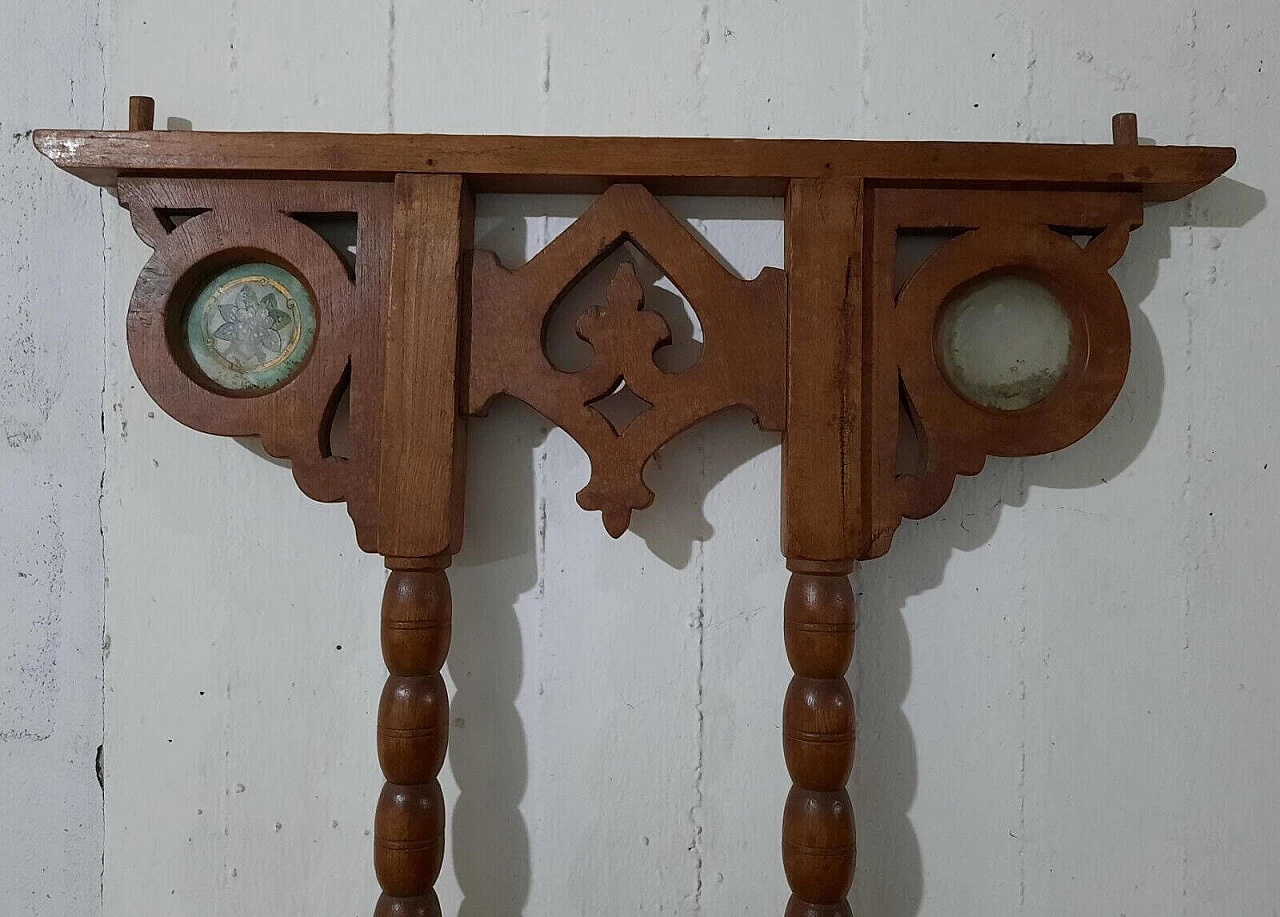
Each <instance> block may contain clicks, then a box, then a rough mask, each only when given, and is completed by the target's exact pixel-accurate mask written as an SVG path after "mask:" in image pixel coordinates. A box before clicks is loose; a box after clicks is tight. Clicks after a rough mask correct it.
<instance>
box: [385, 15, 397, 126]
mask: <svg viewBox="0 0 1280 917" xmlns="http://www.w3.org/2000/svg"><path fill="white" fill-rule="evenodd" d="M395 129H396V0H388V2H387V130H388V131H391V132H392V133H394V132H395Z"/></svg>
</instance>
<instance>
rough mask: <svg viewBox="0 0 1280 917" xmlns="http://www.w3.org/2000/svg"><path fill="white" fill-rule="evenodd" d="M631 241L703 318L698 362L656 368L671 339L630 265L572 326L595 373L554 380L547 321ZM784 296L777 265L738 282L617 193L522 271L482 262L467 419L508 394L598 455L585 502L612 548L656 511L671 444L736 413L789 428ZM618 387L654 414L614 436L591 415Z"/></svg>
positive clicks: (645, 200)
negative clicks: (653, 465) (635, 520)
mask: <svg viewBox="0 0 1280 917" xmlns="http://www.w3.org/2000/svg"><path fill="white" fill-rule="evenodd" d="M628 240H629V241H631V242H633V243H634V244H635V245H636V246H637V247H638V248H639V249H640V250H641V251H642V252H643V253H644V254H645V255H646V256H647V257H648V258H650V259H651V260H652V261H653V262H654V263H655V264H657V265H658V266H659V267H660V268H662V269H663V270H664V271H666V273H667V275H668V276H669V277H670V278H671V280H672V282H673V283H674V284H675V285H676V287H677V288H678V289H679V290H680V292H681V293H683V294H684V295H685V296H686V297H687V298H688V300H689V302H690V303H692V305H693V308H694V309H695V310H696V312H697V314H698V318H699V321H700V322H701V325H702V335H703V345H702V353H701V355H700V356H699V358H698V361H697V363H695V364H694V365H693V366H692V367H691V368H689V369H687V370H684V371H683V372H679V373H668V372H664V371H663V370H661V369H659V368H658V367H657V365H655V364H654V362H653V354H654V351H655V350H656V349H657V348H658V347H659V346H661V345H662V344H664V343H667V342H669V341H670V335H671V332H670V330H669V329H668V328H667V326H666V322H665V321H664V320H663V319H662V317H661V316H659V315H658V314H657V313H656V312H652V311H648V310H645V309H644V308H643V306H644V291H643V289H642V288H641V287H640V285H639V283H638V281H637V280H636V275H635V270H634V268H633V267H632V266H631V265H629V264H624V265H623V266H622V268H621V269H620V270H619V272H618V274H617V275H616V276H615V277H614V280H613V283H611V284H610V286H609V290H608V295H607V299H608V302H607V303H606V304H603V305H601V306H599V307H597V308H595V309H592V310H590V311H589V312H587V313H585V314H584V315H583V316H582V317H581V318H580V319H579V321H578V327H577V331H578V336H579V337H580V338H582V339H583V340H585V341H587V342H588V343H590V344H591V347H592V350H593V358H592V361H591V363H590V365H588V366H587V367H586V369H584V370H582V371H581V372H577V373H566V372H562V371H560V370H559V369H557V368H555V367H554V366H552V365H551V362H550V361H549V360H548V358H547V355H546V353H545V349H544V335H545V327H546V322H547V318H548V316H549V314H550V312H551V310H552V309H553V308H554V307H555V305H556V303H558V302H559V301H560V299H561V298H562V297H563V296H564V295H565V293H566V292H568V290H569V289H570V288H571V287H572V286H573V285H574V284H575V283H576V282H577V281H578V280H579V279H581V278H582V277H583V276H584V275H585V274H586V273H587V272H588V271H590V270H591V268H592V267H594V266H595V265H596V264H598V263H599V262H600V261H601V260H602V259H604V258H605V256H607V255H608V254H609V253H610V252H612V251H614V250H615V249H616V248H617V247H618V246H620V245H621V244H622V243H623V242H624V241H628ZM785 290H786V284H785V280H784V277H783V274H782V272H781V271H778V270H776V269H774V268H766V269H765V270H763V271H761V273H760V276H759V277H757V278H755V279H754V280H750V281H746V280H741V279H739V278H737V277H735V276H733V275H732V274H730V273H729V272H728V271H726V270H725V269H724V268H723V267H721V266H720V264H719V263H718V262H717V261H716V259H715V256H714V255H712V254H711V252H709V251H708V250H707V249H706V248H705V247H704V246H703V244H702V243H701V241H700V240H699V239H698V238H697V237H695V236H694V235H693V234H692V233H691V232H690V231H689V230H688V229H686V228H685V227H684V225H683V224H681V223H680V222H679V221H678V220H677V219H676V218H675V217H674V216H672V215H671V214H670V213H669V212H668V211H667V209H666V208H665V207H663V206H662V204H661V203H659V202H658V200H657V199H656V198H655V197H654V196H653V195H652V194H650V193H649V192H648V191H647V190H646V189H645V188H643V187H641V186H639V185H615V186H613V187H612V188H610V189H609V191H607V192H606V193H605V194H604V195H602V196H601V197H600V199H599V200H597V201H596V202H595V203H594V204H593V205H592V206H591V208H590V209H589V210H588V211H587V212H586V213H584V214H583V215H582V216H581V217H580V218H579V219H578V220H577V221H575V222H574V223H573V224H572V225H571V226H570V227H569V228H568V229H567V230H565V232H563V233H562V234H561V235H559V236H558V237H556V239H555V240H554V241H552V242H551V243H550V244H549V245H548V246H547V247H546V248H544V249H543V250H542V251H541V252H539V253H538V254H537V255H536V256H535V257H534V258H533V259H532V260H531V261H529V263H528V264H526V265H525V266H523V267H521V268H519V269H518V270H514V271H512V270H508V269H507V268H505V267H503V266H502V265H501V264H500V263H499V262H498V260H497V257H496V256H495V255H493V254H492V253H491V252H477V253H476V257H475V265H474V269H473V275H472V283H471V347H470V353H471V364H470V375H469V378H468V383H469V394H468V397H467V409H468V410H469V411H470V412H472V413H478V412H481V411H483V410H484V409H485V406H486V405H487V404H488V402H489V401H490V399H492V398H493V397H494V396H495V395H498V394H501V393H505V394H508V395H512V396H514V397H516V398H519V399H520V400H522V401H524V402H526V403H528V404H529V405H530V406H532V407H533V408H534V409H535V410H537V411H538V412H539V413H541V414H542V415H543V416H544V417H546V418H547V419H548V420H550V421H551V422H553V423H555V424H557V425H558V426H560V427H562V428H563V429H564V430H565V431H566V432H567V433H568V434H569V435H570V436H572V437H573V438H574V439H575V440H576V441H577V442H578V444H579V445H580V446H582V448H583V451H585V452H586V453H587V455H588V456H590V458H591V480H590V481H589V482H588V483H587V486H586V487H584V488H583V489H582V490H581V491H580V492H579V493H578V503H579V505H581V506H582V508H583V509H587V510H599V511H600V513H601V515H602V517H603V520H604V525H605V528H606V529H607V530H608V532H609V534H610V535H612V536H614V537H615V538H617V537H619V536H620V535H621V534H622V533H623V532H624V531H626V529H627V527H628V525H630V521H631V513H632V511H633V510H636V509H643V508H645V507H646V506H648V505H649V504H650V503H652V502H653V492H652V491H651V490H650V489H649V488H648V486H647V485H646V484H645V483H644V479H643V477H642V475H643V471H644V466H645V464H646V463H648V461H649V459H650V458H651V457H652V456H653V454H654V453H655V452H656V451H657V450H658V449H659V448H661V447H662V446H663V445H664V444H665V443H667V442H668V441H670V440H671V439H672V437H674V436H676V435H677V434H679V433H680V432H682V431H683V430H686V429H688V428H689V427H691V426H692V425H694V424H695V423H697V422H698V421H700V420H702V419H703V418H705V417H708V416H710V415H711V414H714V413H716V412H717V411H721V410H723V409H725V408H728V407H731V406H734V405H742V406H745V407H748V408H750V409H751V410H752V412H753V413H754V414H755V416H756V419H757V422H758V423H759V424H760V426H761V427H763V428H765V429H770V430H779V429H781V428H782V424H783V415H784V410H783V397H784V390H785V364H786V353H785V349H784V346H785V335H786V332H785V320H784V310H785ZM623 384H625V385H626V387H627V388H629V389H630V390H631V391H632V392H633V393H634V394H636V395H638V396H639V397H640V398H642V399H644V400H645V401H646V402H648V403H649V404H650V405H651V407H650V408H648V409H647V410H645V411H644V412H643V413H641V414H640V415H639V416H638V417H636V418H635V419H634V420H632V421H631V422H630V423H629V424H628V425H627V426H626V427H625V429H622V430H617V429H615V428H614V426H613V425H612V424H611V423H610V422H609V421H608V420H607V419H606V418H605V416H604V415H603V414H601V413H600V412H598V411H597V410H595V409H594V408H593V407H592V404H593V403H594V402H597V401H599V400H601V399H602V398H604V397H606V396H608V395H610V394H611V393H613V392H615V391H616V390H617V389H618V387H619V386H620V385H623Z"/></svg>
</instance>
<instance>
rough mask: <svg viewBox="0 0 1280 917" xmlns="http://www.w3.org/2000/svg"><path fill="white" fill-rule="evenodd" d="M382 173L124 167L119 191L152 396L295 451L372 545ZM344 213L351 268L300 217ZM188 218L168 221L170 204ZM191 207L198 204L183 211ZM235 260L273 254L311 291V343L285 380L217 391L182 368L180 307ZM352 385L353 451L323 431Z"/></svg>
mask: <svg viewBox="0 0 1280 917" xmlns="http://www.w3.org/2000/svg"><path fill="white" fill-rule="evenodd" d="M391 191H392V188H391V186H390V185H380V184H350V183H344V182H278V181H220V180H216V179H181V180H155V179H145V178H140V179H123V180H121V182H120V187H119V198H120V203H121V205H122V206H124V207H126V208H127V209H128V210H129V214H130V216H131V217H132V220H133V227H134V230H135V231H136V232H137V233H138V235H139V236H140V237H141V238H142V240H143V241H144V242H146V243H147V244H148V245H150V246H151V247H152V249H154V254H153V255H152V257H151V259H150V260H149V261H148V262H147V264H146V266H145V267H144V268H143V269H142V272H141V274H140V275H139V277H138V282H137V285H136V286H135V287H134V291H133V298H132V299H131V301H130V303H129V316H128V340H129V355H130V357H131V358H132V360H133V365H134V369H135V370H136V371H137V373H138V378H139V379H140V380H141V381H142V384H143V386H145V388H146V389H147V392H148V394H150V395H151V397H152V398H153V399H155V401H156V403H157V404H158V405H159V406H160V407H161V408H163V409H164V410H165V412H166V413H168V414H170V415H171V416H173V417H174V418H176V419H178V420H180V421H181V422H182V423H184V424H186V425H187V426H189V427H194V428H195V429H197V430H202V431H204V432H206V433H216V434H218V435H221V436H259V437H261V439H262V445H263V448H264V449H266V451H267V452H268V453H270V454H271V455H274V456H277V457H280V458H288V459H290V460H291V461H292V463H293V474H294V478H295V479H296V480H297V482H298V486H299V487H300V488H301V489H302V491H303V492H304V493H306V494H307V495H308V496H310V497H311V498H312V499H315V500H321V501H324V502H332V501H337V500H346V501H347V505H348V508H349V511H350V513H351V517H352V520H353V521H354V522H355V525H356V533H357V536H358V537H359V540H360V545H361V547H363V548H364V549H365V550H367V551H375V550H377V526H376V517H377V504H376V489H377V468H378V452H377V449H378V440H379V437H378V431H377V425H378V421H379V420H380V416H381V412H380V410H379V405H380V403H381V399H382V390H383V385H382V379H381V374H382V366H383V357H382V352H381V351H382V346H383V340H382V338H383V308H384V305H385V303H386V301H387V289H386V281H387V270H388V268H387V264H388V249H389V244H388V243H389V241H390V238H389V237H390V231H389V226H390V219H389V217H390V209H391ZM331 213H349V214H351V215H352V216H354V217H355V219H356V220H357V222H358V227H359V240H360V241H359V252H358V254H357V256H356V264H355V271H354V277H353V276H352V275H351V274H349V273H348V270H347V267H346V266H345V264H344V263H343V261H342V259H341V258H340V257H339V255H338V254H337V253H336V252H335V251H334V249H333V248H331V247H330V246H329V244H328V243H326V242H325V240H324V239H323V238H321V236H320V235H318V234H317V233H316V232H315V231H314V230H312V229H310V228H308V227H307V226H306V225H305V224H304V223H302V222H300V221H299V219H297V218H296V217H298V216H305V215H308V214H331ZM174 214H181V215H184V216H189V217H190V218H189V219H186V220H185V221H183V222H181V223H180V224H178V223H176V222H175V221H174V220H173V219H172V216H173V215H174ZM193 214H194V215H193ZM244 261H265V262H270V263H273V264H277V265H279V266H281V267H283V268H285V269H287V270H289V271H291V272H292V273H293V274H295V275H296V276H297V277H298V278H299V279H300V280H301V281H302V282H303V283H304V284H305V285H306V286H307V288H308V289H309V290H310V291H311V292H312V295H313V298H314V300H315V306H316V309H317V311H318V316H317V319H318V331H317V335H316V343H315V347H314V350H313V352H312V353H311V355H310V357H309V358H308V360H307V362H306V364H305V366H304V367H303V369H302V371H301V372H300V373H299V374H298V375H297V376H296V377H295V378H294V379H293V380H292V381H290V382H289V383H288V384H286V385H284V386H283V387H282V388H279V389H277V390H275V391H272V392H269V393H267V394H262V395H258V396H255V397H245V396H243V395H233V394H228V393H226V392H220V391H217V390H216V389H215V388H212V387H211V386H210V385H209V384H208V383H207V382H206V381H204V380H202V379H201V377H200V375H199V374H198V373H196V372H194V371H192V367H191V365H190V363H189V361H188V360H186V359H184V356H183V351H182V346H181V343H180V341H178V340H177V337H178V336H180V331H181V329H180V328H179V327H178V325H179V322H180V319H181V315H182V312H183V310H184V309H185V308H186V306H187V303H188V300H189V299H190V298H191V297H192V295H193V294H194V293H195V291H196V290H197V289H198V287H199V284H200V283H202V282H203V280H205V279H206V278H207V277H208V276H209V275H210V273H211V272H216V271H217V270H219V269H220V268H222V267H226V266H229V265H233V264H236V263H240V262H244ZM347 386H349V387H350V399H351V400H350V404H351V429H350V440H351V446H352V454H351V455H350V456H349V457H340V456H336V455H334V454H333V451H332V446H331V441H330V433H331V427H332V423H333V417H334V411H335V409H336V407H337V402H338V399H339V397H340V396H341V394H342V391H343V389H344V388H346V387H347Z"/></svg>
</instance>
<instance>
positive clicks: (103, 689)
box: [93, 0, 113, 908]
mask: <svg viewBox="0 0 1280 917" xmlns="http://www.w3.org/2000/svg"><path fill="white" fill-rule="evenodd" d="M103 6H104V3H103V0H98V4H97V20H96V22H95V23H94V30H95V32H96V35H97V43H98V66H99V73H100V76H101V80H102V96H101V99H100V102H99V106H100V110H99V116H100V124H101V127H102V129H103V130H107V129H108V128H109V127H110V121H109V113H108V103H107V98H108V96H107V83H108V69H107V29H108V28H109V25H110V24H109V22H108V21H106V19H104V17H103ZM112 200H113V198H111V197H110V196H109V195H108V194H107V192H106V190H105V189H99V191H98V220H99V227H100V228H101V232H102V338H101V342H100V343H101V348H102V349H101V353H102V387H101V389H100V390H99V393H98V430H99V434H100V436H101V437H102V438H101V440H100V441H99V442H98V444H97V451H98V460H99V462H100V463H101V467H102V474H101V475H100V476H99V478H98V499H97V501H96V506H97V513H98V551H99V554H98V556H99V560H100V562H101V563H102V591H101V593H99V596H100V598H99V605H98V609H99V614H100V616H101V617H100V618H99V630H98V637H99V647H100V651H99V656H98V685H97V688H98V710H99V715H100V717H101V719H100V721H99V726H100V727H101V732H100V733H99V734H98V738H99V739H100V743H99V745H98V747H97V749H96V750H95V752H94V756H93V771H94V776H95V777H97V780H98V788H99V789H100V790H101V792H102V799H101V806H102V809H101V812H102V820H101V822H100V823H99V833H98V840H99V850H100V855H99V860H98V905H99V908H101V907H102V906H103V905H102V902H103V900H104V899H105V897H106V884H107V783H106V743H107V651H108V647H109V646H110V641H109V639H108V631H107V594H108V592H109V590H110V578H109V577H108V575H107V529H106V522H105V518H106V517H105V514H104V512H103V507H104V504H105V503H106V499H107V448H108V446H107V379H108V377H109V374H110V371H111V370H110V366H111V362H110V361H111V310H110V306H111V270H110V267H111V245H110V242H109V240H108V226H107V208H108V207H109V206H110V205H111V202H112Z"/></svg>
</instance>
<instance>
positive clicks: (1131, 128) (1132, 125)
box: [1111, 111, 1138, 146]
mask: <svg viewBox="0 0 1280 917" xmlns="http://www.w3.org/2000/svg"><path fill="white" fill-rule="evenodd" d="M1111 140H1112V142H1113V143H1114V144H1115V145H1116V146H1137V145H1138V116H1137V115H1135V114H1134V113H1133V112H1129V111H1122V112H1120V113H1119V114H1118V115H1116V116H1115V117H1114V118H1112V119H1111Z"/></svg>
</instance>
